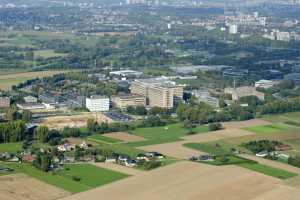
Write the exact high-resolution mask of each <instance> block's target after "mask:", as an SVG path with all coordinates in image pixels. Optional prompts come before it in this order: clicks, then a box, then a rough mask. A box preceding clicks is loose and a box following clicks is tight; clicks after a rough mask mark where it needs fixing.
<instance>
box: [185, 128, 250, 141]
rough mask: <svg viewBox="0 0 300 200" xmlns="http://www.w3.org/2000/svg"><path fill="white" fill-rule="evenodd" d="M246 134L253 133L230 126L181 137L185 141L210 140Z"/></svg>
mask: <svg viewBox="0 0 300 200" xmlns="http://www.w3.org/2000/svg"><path fill="white" fill-rule="evenodd" d="M248 135H254V133H252V132H249V131H246V130H242V129H237V128H231V129H224V130H219V131H214V132H210V133H203V134H196V135H189V136H186V137H183V139H184V140H186V142H211V141H216V140H220V139H227V138H235V137H242V136H248Z"/></svg>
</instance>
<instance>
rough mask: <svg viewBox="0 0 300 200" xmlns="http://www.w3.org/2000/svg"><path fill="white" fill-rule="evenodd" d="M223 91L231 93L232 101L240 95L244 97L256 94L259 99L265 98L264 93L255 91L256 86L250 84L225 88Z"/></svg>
mask: <svg viewBox="0 0 300 200" xmlns="http://www.w3.org/2000/svg"><path fill="white" fill-rule="evenodd" d="M224 93H225V94H231V95H232V100H234V101H237V100H239V99H240V98H241V97H246V96H256V97H257V98H259V99H260V100H264V99H265V94H264V93H262V92H258V91H256V88H255V87H251V86H243V87H238V88H225V91H224Z"/></svg>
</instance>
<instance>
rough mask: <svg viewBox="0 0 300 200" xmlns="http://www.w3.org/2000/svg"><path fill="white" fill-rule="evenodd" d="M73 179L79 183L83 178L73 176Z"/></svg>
mask: <svg viewBox="0 0 300 200" xmlns="http://www.w3.org/2000/svg"><path fill="white" fill-rule="evenodd" d="M72 179H73V180H74V181H77V182H79V181H81V178H80V177H79V176H72Z"/></svg>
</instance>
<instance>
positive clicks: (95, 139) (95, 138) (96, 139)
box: [87, 134, 122, 144]
mask: <svg viewBox="0 0 300 200" xmlns="http://www.w3.org/2000/svg"><path fill="white" fill-rule="evenodd" d="M87 140H89V141H92V142H104V143H111V144H114V143H120V142H122V140H118V139H114V138H109V137H105V136H103V135H100V134H94V135H91V136H89V137H87Z"/></svg>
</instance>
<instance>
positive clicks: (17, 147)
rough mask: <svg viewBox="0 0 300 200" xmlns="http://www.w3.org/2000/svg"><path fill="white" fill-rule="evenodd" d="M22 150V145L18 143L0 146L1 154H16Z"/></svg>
mask: <svg viewBox="0 0 300 200" xmlns="http://www.w3.org/2000/svg"><path fill="white" fill-rule="evenodd" d="M21 150H22V144H21V143H18V142H11V143H3V144H0V153H1V152H9V153H16V152H18V151H21Z"/></svg>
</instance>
